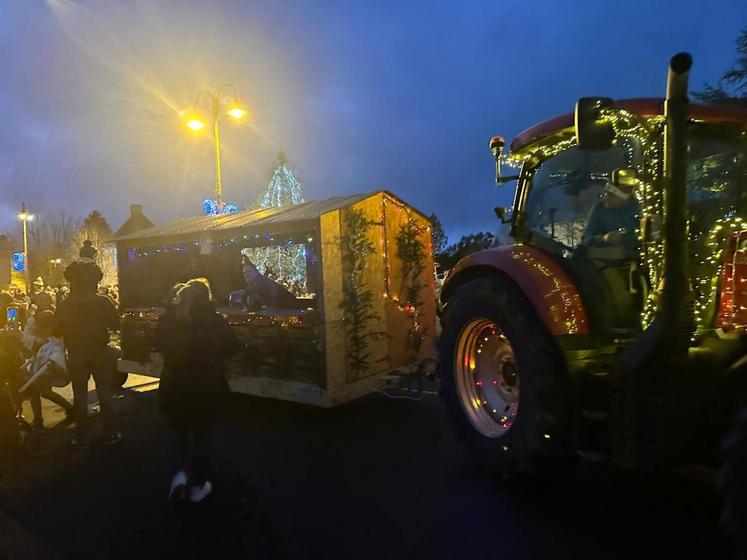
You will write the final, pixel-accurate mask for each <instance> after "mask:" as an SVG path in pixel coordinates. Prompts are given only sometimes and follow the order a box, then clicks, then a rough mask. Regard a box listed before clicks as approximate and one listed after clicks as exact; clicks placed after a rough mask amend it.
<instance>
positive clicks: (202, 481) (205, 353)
mask: <svg viewBox="0 0 747 560" xmlns="http://www.w3.org/2000/svg"><path fill="white" fill-rule="evenodd" d="M173 292H176V295H175V297H174V299H173V300H172V301H171V302H170V303H169V305H168V307H167V310H166V312H165V313H164V315H163V316H162V317H161V318H160V320H159V321H158V325H157V327H156V333H155V337H154V349H155V350H156V351H157V352H160V353H161V354H162V355H163V359H164V369H163V372H162V374H161V383H160V386H159V398H160V406H161V411H162V412H163V414H164V415H165V416H166V418H167V420H168V421H169V424H170V425H171V428H172V430H173V432H174V439H175V447H176V463H177V465H176V469H177V470H176V474H175V476H174V478H173V480H172V483H171V489H170V490H169V499H170V500H172V499H176V500H179V501H184V502H186V501H188V502H191V503H199V502H201V501H202V500H203V499H205V498H206V497H207V496H208V495H209V494H210V493H211V492H212V483H211V481H210V474H211V472H210V455H211V446H212V437H213V436H212V434H213V424H214V422H215V419H216V416H217V415H218V413H219V411H220V409H221V407H222V405H223V403H224V399H225V397H226V396H227V394H228V392H229V388H228V381H227V379H226V364H225V362H226V360H227V358H229V357H231V356H233V355H235V354H236V352H237V351H238V340H237V338H236V336H235V335H234V333H233V331H232V330H231V328H230V327H229V326H228V323H227V322H226V320H225V319H224V318H223V316H222V315H220V314H219V313H217V312H216V311H215V303H214V302H213V299H212V294H211V291H210V285H209V284H208V282H207V280H206V279H204V278H200V279H193V280H190V281H188V282H187V283H186V284H184V285H183V286H181V287H175V288H173V289H172V293H173Z"/></svg>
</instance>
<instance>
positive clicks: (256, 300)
mask: <svg viewBox="0 0 747 560" xmlns="http://www.w3.org/2000/svg"><path fill="white" fill-rule="evenodd" d="M244 293H245V294H246V307H247V308H248V309H259V308H260V307H262V306H263V305H266V306H267V307H274V308H276V309H295V308H296V307H298V301H297V300H296V297H295V296H294V295H293V294H292V293H290V292H289V291H288V290H286V289H285V288H284V287H283V286H281V285H280V284H278V283H277V282H275V281H274V280H273V279H272V278H268V277H267V276H262V275H259V276H257V277H256V278H255V279H254V281H253V282H252V283H251V284H249V285H248V286H247V288H246V290H245V291H244Z"/></svg>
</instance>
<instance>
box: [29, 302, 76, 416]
mask: <svg viewBox="0 0 747 560" xmlns="http://www.w3.org/2000/svg"><path fill="white" fill-rule="evenodd" d="M54 322H55V319H54V313H52V312H51V311H48V310H45V311H40V312H38V313H37V314H36V316H35V317H34V335H35V336H36V341H35V343H34V345H33V348H32V352H33V354H32V357H31V358H29V359H28V360H27V361H26V364H25V367H26V371H27V372H28V377H29V380H31V379H32V378H33V377H34V375H38V377H37V378H36V380H34V381H33V382H32V383H31V384H30V385H29V384H28V382H27V383H26V385H28V386H27V387H26V388H25V390H24V391H23V394H22V397H24V398H27V399H28V400H29V404H30V405H31V411H32V412H33V415H34V421H33V426H34V428H37V429H41V428H43V427H44V420H43V418H42V408H41V397H44V398H45V399H47V400H49V401H52V402H53V403H55V404H56V405H58V406H59V407H61V408H62V409H63V410H64V411H65V416H66V417H68V418H69V417H70V415H71V414H72V410H73V406H72V405H71V404H70V403H69V402H67V400H65V398H64V397H62V396H61V395H58V394H57V393H55V392H54V391H52V386H53V385H54V386H64V385H66V384H67V383H68V380H67V368H66V366H65V347H64V346H63V344H62V341H61V340H60V339H59V338H55V337H53V336H52V331H53V330H54Z"/></svg>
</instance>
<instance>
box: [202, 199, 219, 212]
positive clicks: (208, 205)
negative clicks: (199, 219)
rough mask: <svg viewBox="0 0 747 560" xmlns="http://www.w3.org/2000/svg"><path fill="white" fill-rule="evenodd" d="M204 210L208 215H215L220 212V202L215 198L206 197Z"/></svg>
mask: <svg viewBox="0 0 747 560" xmlns="http://www.w3.org/2000/svg"><path fill="white" fill-rule="evenodd" d="M202 212H203V213H204V214H205V215H206V216H215V215H217V214H218V203H217V202H216V201H215V200H212V199H210V198H206V199H205V200H203V201H202Z"/></svg>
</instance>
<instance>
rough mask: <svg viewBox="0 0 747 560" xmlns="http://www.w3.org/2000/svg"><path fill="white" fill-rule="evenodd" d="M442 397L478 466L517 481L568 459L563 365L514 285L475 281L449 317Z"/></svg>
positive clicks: (454, 300) (460, 293)
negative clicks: (512, 476)
mask: <svg viewBox="0 0 747 560" xmlns="http://www.w3.org/2000/svg"><path fill="white" fill-rule="evenodd" d="M442 325H443V332H442V335H441V347H440V356H439V376H440V379H441V396H442V399H443V402H444V403H445V406H446V408H447V410H448V411H449V413H450V416H451V417H452V420H453V422H452V424H453V425H454V426H455V429H456V433H457V435H458V436H459V437H460V439H462V440H463V441H464V442H465V443H466V444H467V447H468V448H469V449H470V450H471V451H472V454H473V456H474V458H475V460H476V463H477V465H478V467H479V468H480V469H481V470H484V471H486V472H488V473H491V474H501V475H503V476H511V475H513V474H517V473H519V472H525V473H533V474H536V473H538V472H542V471H545V470H546V468H547V467H553V469H554V468H556V467H557V466H558V465H559V464H561V463H563V462H564V461H565V460H566V459H567V458H568V453H567V452H566V441H567V440H566V436H567V421H566V418H567V416H568V415H567V411H566V393H567V386H568V383H567V375H566V372H565V367H564V358H563V355H562V353H561V352H560V349H559V348H558V346H557V345H556V343H555V341H554V340H553V338H552V336H551V335H550V333H549V332H548V331H547V329H546V327H545V326H544V324H543V323H542V322H541V320H540V319H539V317H538V316H537V314H536V312H535V311H534V309H533V308H532V306H531V304H530V303H529V301H528V300H527V299H526V297H525V296H524V294H523V292H522V291H521V290H520V289H519V288H518V287H517V286H516V284H514V283H513V282H512V281H510V280H509V279H507V278H503V277H494V278H482V279H477V280H473V281H470V282H467V283H465V284H464V285H462V286H461V287H460V288H459V289H458V290H457V292H456V293H455V294H454V295H453V296H452V297H451V298H450V299H449V301H448V302H447V304H446V309H445V311H444V315H443V318H442Z"/></svg>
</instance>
